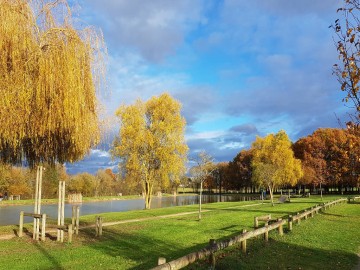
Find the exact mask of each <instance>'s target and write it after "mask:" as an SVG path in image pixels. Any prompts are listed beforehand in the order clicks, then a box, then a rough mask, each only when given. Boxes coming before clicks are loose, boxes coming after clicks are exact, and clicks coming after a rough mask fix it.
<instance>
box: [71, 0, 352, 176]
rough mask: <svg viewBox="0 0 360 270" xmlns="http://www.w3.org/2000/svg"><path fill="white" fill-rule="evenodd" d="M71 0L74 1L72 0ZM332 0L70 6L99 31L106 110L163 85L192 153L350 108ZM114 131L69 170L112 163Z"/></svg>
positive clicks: (330, 123)
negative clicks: (336, 67) (340, 73)
mask: <svg viewBox="0 0 360 270" xmlns="http://www.w3.org/2000/svg"><path fill="white" fill-rule="evenodd" d="M71 3H72V4H74V2H71ZM339 3H340V1H337V0H326V1H324V0H302V1H289V0H266V1H262V0H252V1H248V0H222V1H216V0H207V1H205V0H195V1H194V0H178V1H174V0H151V1H145V0H131V1H128V0H106V1H100V0H86V1H85V0H78V1H77V2H76V4H74V14H75V15H76V16H78V18H79V19H80V21H81V22H82V23H83V24H84V25H93V26H95V27H97V28H100V29H101V30H102V31H103V34H104V39H105V42H106V44H107V46H108V66H107V69H108V71H107V81H108V86H109V90H110V94H108V95H101V96H100V98H101V100H102V103H103V105H104V107H105V108H106V113H105V114H106V115H113V114H114V112H115V110H116V108H117V107H119V106H120V105H121V104H131V103H133V102H134V101H135V100H136V99H137V98H141V99H143V100H146V99H148V98H150V97H151V96H154V95H159V94H161V93H163V92H168V93H170V94H171V95H172V96H173V97H175V98H176V99H178V100H179V101H180V102H181V103H182V105H183V110H182V114H183V115H184V117H185V118H186V120H187V128H186V140H187V143H188V145H189V147H190V152H189V156H194V155H196V153H197V152H198V151H201V150H205V151H207V152H208V153H209V154H210V155H212V156H213V157H214V158H215V160H216V161H218V162H220V161H230V160H232V159H233V158H234V157H235V155H236V154H237V153H238V152H239V151H240V150H241V149H243V148H249V147H250V145H251V143H252V142H253V141H254V139H255V137H256V136H257V135H258V136H265V135H266V134H268V133H274V132H278V131H279V130H280V129H284V130H285V131H286V132H287V133H288V135H289V136H290V138H291V139H292V140H293V141H295V140H297V139H298V138H300V137H302V136H306V135H308V134H311V133H312V132H313V131H314V130H316V129H317V128H320V127H339V124H338V121H337V119H336V116H335V115H337V117H339V118H340V119H341V121H342V122H345V121H346V120H347V118H346V113H347V112H351V109H349V108H347V107H346V106H345V105H344V104H343V103H342V102H341V100H342V98H343V93H341V91H340V90H339V89H340V87H339V85H338V83H337V81H336V78H335V77H334V76H333V75H332V70H331V67H332V65H333V64H334V63H336V62H337V61H338V60H337V59H338V58H337V53H336V49H335V46H334V41H333V32H332V30H331V29H329V28H328V27H329V25H331V24H332V23H333V22H334V21H335V19H336V18H337V14H336V10H337V8H338V5H339ZM111 121H112V122H111V123H113V125H112V126H113V127H114V128H113V131H112V132H110V133H109V135H108V136H107V138H106V139H105V142H104V143H103V144H102V146H101V147H99V148H98V149H93V150H92V151H91V152H90V155H89V156H87V157H86V158H85V159H84V160H83V161H81V162H77V163H75V164H67V167H68V172H69V173H77V172H83V171H88V172H91V173H95V172H96V171H97V170H98V169H100V168H107V167H112V168H114V167H115V166H116V162H113V161H111V159H110V155H109V154H108V152H107V150H108V142H111V140H112V138H113V134H115V133H116V132H118V130H117V127H118V124H116V120H114V119H112V120H111Z"/></svg>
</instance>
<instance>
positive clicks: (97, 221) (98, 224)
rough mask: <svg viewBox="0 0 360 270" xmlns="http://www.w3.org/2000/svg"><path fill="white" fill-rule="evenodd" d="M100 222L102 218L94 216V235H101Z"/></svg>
mask: <svg viewBox="0 0 360 270" xmlns="http://www.w3.org/2000/svg"><path fill="white" fill-rule="evenodd" d="M102 222H103V218H102V217H100V216H98V217H96V225H95V227H96V236H101V235H102Z"/></svg>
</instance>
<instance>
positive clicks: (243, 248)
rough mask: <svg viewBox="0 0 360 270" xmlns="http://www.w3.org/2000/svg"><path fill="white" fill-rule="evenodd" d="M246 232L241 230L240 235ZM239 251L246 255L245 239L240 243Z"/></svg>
mask: <svg viewBox="0 0 360 270" xmlns="http://www.w3.org/2000/svg"><path fill="white" fill-rule="evenodd" d="M246 232H247V231H246V230H243V231H242V233H243V234H244V233H246ZM240 244H241V251H242V252H243V253H246V239H245V240H243V241H241V243H240Z"/></svg>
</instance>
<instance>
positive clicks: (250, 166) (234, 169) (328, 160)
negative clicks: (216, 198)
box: [195, 122, 360, 193]
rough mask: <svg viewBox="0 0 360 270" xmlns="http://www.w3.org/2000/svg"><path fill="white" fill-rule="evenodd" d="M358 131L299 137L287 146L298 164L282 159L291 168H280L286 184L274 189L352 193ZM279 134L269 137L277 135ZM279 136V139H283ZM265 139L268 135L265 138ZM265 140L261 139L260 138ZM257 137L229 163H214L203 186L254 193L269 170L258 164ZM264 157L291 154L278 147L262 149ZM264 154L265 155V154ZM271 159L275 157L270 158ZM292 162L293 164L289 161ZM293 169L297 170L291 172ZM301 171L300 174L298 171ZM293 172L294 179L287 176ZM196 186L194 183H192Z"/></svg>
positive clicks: (357, 171)
mask: <svg viewBox="0 0 360 270" xmlns="http://www.w3.org/2000/svg"><path fill="white" fill-rule="evenodd" d="M359 133H360V130H359V128H357V126H356V125H354V124H352V123H351V122H349V123H348V128H347V129H339V128H320V129H317V130H316V131H315V132H314V133H313V134H311V135H309V136H306V137H303V138H300V139H299V140H297V141H296V142H295V143H291V144H290V145H288V149H290V150H291V152H292V153H293V156H294V158H295V159H296V160H298V161H301V163H298V162H297V161H295V162H297V163H298V164H292V165H291V164H289V162H286V160H291V159H289V158H288V157H287V158H286V159H285V160H283V162H282V164H285V165H286V164H287V165H288V166H290V167H293V170H292V171H289V169H286V168H285V167H284V166H283V167H282V169H281V170H282V173H283V174H284V175H283V177H288V178H289V181H277V183H279V184H278V185H276V189H278V190H279V189H282V188H292V189H297V191H298V192H300V191H302V192H305V189H309V190H310V191H311V192H314V193H316V192H319V190H320V189H321V190H324V192H338V193H344V192H354V191H358V192H359V191H360V189H359V185H360V181H359V179H360V136H359V135H360V134H359ZM277 135H279V133H278V134H276V135H272V134H271V135H270V136H277ZM284 135H285V134H282V135H281V136H284ZM267 137H268V136H267ZM262 140H265V138H262ZM257 148H259V138H258V139H257V141H256V142H254V143H253V145H252V147H251V148H250V149H244V150H241V151H240V152H239V153H238V154H237V155H236V157H234V159H233V160H232V161H230V162H222V163H218V164H217V165H216V166H217V170H216V171H215V173H214V174H213V175H211V176H209V177H208V179H207V180H206V181H205V183H204V187H205V188H207V189H209V190H213V189H219V188H220V187H221V188H222V190H223V191H225V192H226V191H232V190H236V191H239V192H244V193H251V192H258V191H259V187H260V186H262V187H264V188H266V189H268V190H269V188H268V187H266V186H265V185H264V183H261V181H259V179H269V178H271V176H269V174H271V173H273V172H271V170H273V169H271V168H267V167H266V166H267V165H266V163H263V164H261V163H260V165H259V153H258V149H257ZM285 149H286V148H285ZM263 151H265V152H266V151H268V153H267V154H269V155H270V154H272V153H273V154H274V153H276V155H277V159H278V160H277V162H278V161H279V160H281V159H284V158H285V157H286V156H289V155H290V156H291V153H287V154H286V153H285V150H284V149H281V147H280V148H279V145H278V147H277V148H276V147H273V148H271V147H270V148H267V149H266V147H263ZM265 155H266V153H265ZM262 158H263V157H262ZM274 158H275V157H274ZM292 162H294V161H292ZM294 166H296V167H298V168H297V169H294ZM299 166H300V169H301V172H300V169H299ZM293 173H295V176H294V175H293V176H291V174H293ZM195 185H196V183H195Z"/></svg>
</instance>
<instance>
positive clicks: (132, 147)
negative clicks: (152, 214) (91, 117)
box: [113, 94, 188, 209]
mask: <svg viewBox="0 0 360 270" xmlns="http://www.w3.org/2000/svg"><path fill="white" fill-rule="evenodd" d="M180 109H181V104H180V103H179V102H178V101H176V100H175V99H173V98H172V97H171V96H170V95H169V94H162V95H160V96H159V97H152V98H151V99H150V100H148V101H147V102H142V101H141V100H138V101H137V102H136V103H135V104H133V105H129V106H122V107H120V108H119V109H118V111H117V116H118V117H119V118H120V121H121V127H120V134H119V137H118V138H117V139H116V140H115V143H114V149H113V155H114V156H118V157H120V158H121V160H122V161H121V162H120V164H119V167H120V171H121V173H123V174H124V175H125V176H126V178H127V179H136V180H137V179H139V181H141V183H142V188H143V192H144V194H145V209H150V203H151V196H152V192H153V187H154V184H155V183H156V184H158V185H159V186H160V187H162V188H166V187H168V186H169V184H170V182H172V181H177V180H178V179H180V177H181V176H182V174H183V173H184V172H185V162H186V154H187V150H188V147H187V145H186V144H185V139H184V131H185V119H184V118H183V117H182V116H181V114H180Z"/></svg>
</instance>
